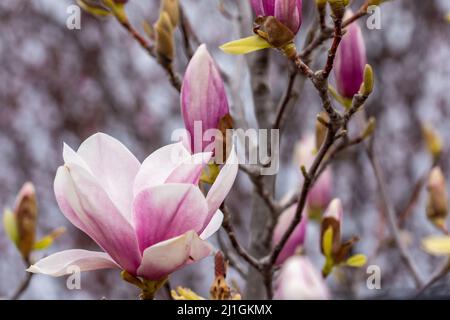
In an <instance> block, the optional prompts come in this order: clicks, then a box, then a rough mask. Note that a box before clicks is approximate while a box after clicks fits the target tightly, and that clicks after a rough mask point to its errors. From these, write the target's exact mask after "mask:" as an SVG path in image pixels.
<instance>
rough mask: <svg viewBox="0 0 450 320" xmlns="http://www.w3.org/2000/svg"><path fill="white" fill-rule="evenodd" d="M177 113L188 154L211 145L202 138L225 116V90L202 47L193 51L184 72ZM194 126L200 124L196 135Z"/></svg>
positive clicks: (206, 51)
mask: <svg viewBox="0 0 450 320" xmlns="http://www.w3.org/2000/svg"><path fill="white" fill-rule="evenodd" d="M181 113H182V115H183V119H184V124H185V127H186V129H187V131H189V134H190V138H191V151H192V153H198V152H202V151H204V150H205V148H206V147H207V146H208V145H209V144H210V143H211V142H210V141H203V134H204V133H205V131H207V130H209V129H217V128H218V125H219V121H220V119H222V118H223V117H224V116H225V115H227V114H228V113H229V108H228V100H227V96H226V92H225V86H224V84H223V81H222V78H221V76H220V73H219V70H218V69H217V67H216V64H215V62H214V60H213V59H212V57H211V55H210V54H209V52H208V50H207V49H206V45H204V44H203V45H201V46H200V47H199V48H198V49H197V51H196V52H195V54H194V56H193V57H192V59H191V61H190V62H189V65H188V67H187V69H186V73H185V76H184V80H183V85H182V88H181ZM196 122H197V123H198V124H201V130H198V131H199V132H196V130H194V125H195V123H196ZM199 135H201V136H199ZM194 141H198V142H201V143H197V144H196V143H195V142H194ZM199 148H201V150H199Z"/></svg>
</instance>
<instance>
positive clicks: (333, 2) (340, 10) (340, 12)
mask: <svg viewBox="0 0 450 320" xmlns="http://www.w3.org/2000/svg"><path fill="white" fill-rule="evenodd" d="M328 3H329V4H330V7H331V11H333V14H334V16H335V17H336V18H338V19H342V17H343V16H344V13H345V7H346V6H347V5H348V3H349V0H328Z"/></svg>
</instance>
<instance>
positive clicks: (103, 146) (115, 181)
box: [64, 133, 140, 220]
mask: <svg viewBox="0 0 450 320" xmlns="http://www.w3.org/2000/svg"><path fill="white" fill-rule="evenodd" d="M64 149H65V150H64V155H65V161H66V164H68V165H70V164H71V163H73V164H77V165H79V166H81V167H83V168H85V169H86V168H89V170H87V171H88V172H89V173H91V174H92V175H93V176H94V177H95V178H96V179H97V181H98V182H99V183H100V184H101V186H102V187H103V189H104V190H105V191H106V192H107V193H108V195H109V196H110V198H111V200H112V201H113V202H114V204H115V206H116V207H117V208H118V209H119V211H120V212H121V213H122V215H123V216H124V217H125V218H126V219H128V220H129V219H130V218H131V204H132V201H133V182H134V178H135V176H136V174H137V172H138V170H139V167H140V163H139V161H138V160H137V159H136V157H135V156H134V155H133V154H132V153H131V152H130V151H129V150H128V149H127V148H126V147H125V146H124V145H123V144H122V143H120V142H119V141H118V140H116V139H115V138H113V137H111V136H109V135H107V134H104V133H97V134H94V135H92V136H91V137H89V138H88V139H86V140H85V141H84V142H83V143H82V144H81V146H80V148H79V149H78V152H77V155H78V156H79V158H80V159H76V156H75V155H74V154H73V153H72V152H70V153H69V152H68V151H69V150H68V149H69V148H67V147H65V148H64ZM69 154H70V156H69Z"/></svg>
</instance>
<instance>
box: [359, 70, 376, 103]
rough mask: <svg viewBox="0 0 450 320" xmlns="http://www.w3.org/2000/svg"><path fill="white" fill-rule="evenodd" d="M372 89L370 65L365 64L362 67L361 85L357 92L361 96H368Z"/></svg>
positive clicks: (372, 79)
mask: <svg viewBox="0 0 450 320" xmlns="http://www.w3.org/2000/svg"><path fill="white" fill-rule="evenodd" d="M373 87H374V77H373V69H372V67H371V66H370V65H368V64H366V66H365V67H364V76H363V83H362V84H361V89H360V90H359V92H360V93H361V94H362V95H363V96H368V95H369V94H371V93H372V91H373Z"/></svg>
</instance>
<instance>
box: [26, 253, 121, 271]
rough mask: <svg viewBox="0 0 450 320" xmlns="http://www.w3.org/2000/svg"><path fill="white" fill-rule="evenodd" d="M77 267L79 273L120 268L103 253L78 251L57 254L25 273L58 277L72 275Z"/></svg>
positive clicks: (31, 267)
mask: <svg viewBox="0 0 450 320" xmlns="http://www.w3.org/2000/svg"><path fill="white" fill-rule="evenodd" d="M71 267H78V268H79V271H92V270H99V269H115V268H120V267H119V266H118V265H117V264H116V263H115V262H114V260H112V259H111V257H110V256H109V255H108V254H106V253H104V252H95V251H87V250H80V249H73V250H65V251H61V252H57V253H55V254H52V255H50V256H48V257H45V258H43V259H41V260H39V261H38V262H37V263H36V264H33V265H31V266H30V267H29V268H28V269H27V271H28V272H32V273H42V274H46V275H49V276H54V277H60V276H63V275H66V274H72V273H73V272H74V270H75V269H73V268H71Z"/></svg>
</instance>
